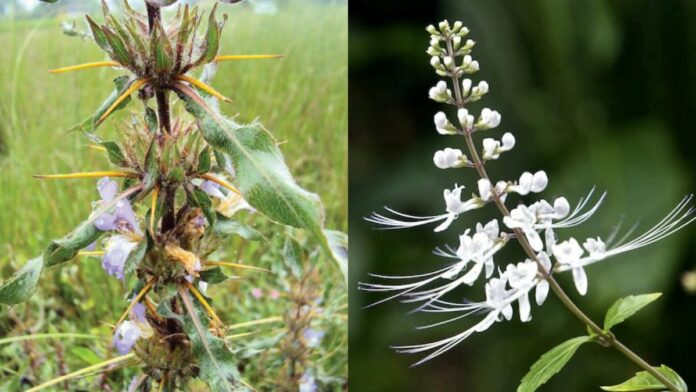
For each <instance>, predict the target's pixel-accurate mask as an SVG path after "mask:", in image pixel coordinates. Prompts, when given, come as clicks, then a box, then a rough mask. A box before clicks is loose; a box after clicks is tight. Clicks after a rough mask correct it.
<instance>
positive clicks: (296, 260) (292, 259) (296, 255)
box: [283, 236, 304, 278]
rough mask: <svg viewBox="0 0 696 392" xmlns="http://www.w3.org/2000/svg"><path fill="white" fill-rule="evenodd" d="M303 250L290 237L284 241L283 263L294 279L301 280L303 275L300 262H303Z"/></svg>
mask: <svg viewBox="0 0 696 392" xmlns="http://www.w3.org/2000/svg"><path fill="white" fill-rule="evenodd" d="M303 253H304V252H303V250H302V247H301V246H300V244H299V243H298V242H297V241H295V240H294V239H293V238H292V237H290V236H288V237H287V238H286V239H285V245H284V246H283V261H284V262H285V265H287V266H288V268H289V269H290V272H292V274H293V275H294V276H295V277H296V278H301V277H302V275H303V268H302V260H304V255H303Z"/></svg>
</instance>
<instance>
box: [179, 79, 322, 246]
mask: <svg viewBox="0 0 696 392" xmlns="http://www.w3.org/2000/svg"><path fill="white" fill-rule="evenodd" d="M191 94H195V93H194V92H192V91H191ZM179 97H180V98H181V99H182V100H183V101H184V102H185V104H186V109H187V110H188V111H189V112H190V113H191V114H193V116H194V117H196V119H197V120H198V126H199V129H200V131H201V134H202V135H203V138H204V139H205V141H206V142H207V143H208V144H209V145H210V146H211V147H213V148H214V149H215V150H218V151H220V152H222V153H224V154H225V155H226V156H227V157H228V158H230V159H231V162H232V166H233V167H234V170H235V173H236V178H235V179H236V181H235V185H237V186H238V188H239V190H240V191H241V192H242V195H243V196H244V200H246V201H247V202H248V203H249V204H250V205H251V206H252V207H254V208H255V209H256V210H257V211H259V212H260V213H262V214H263V215H265V216H266V217H268V218H269V219H271V220H273V221H276V222H279V223H282V224H285V225H289V226H293V227H298V228H303V229H306V230H308V231H309V232H310V233H311V234H312V235H313V236H314V237H315V238H316V239H317V241H318V242H319V244H320V245H321V246H322V248H323V249H324V250H325V251H326V253H327V254H329V255H331V256H333V252H332V250H331V247H330V246H329V243H328V239H327V238H326V235H325V234H324V232H323V227H322V226H323V222H324V211H323V208H322V205H321V202H320V200H319V197H318V196H317V195H316V194H314V193H310V192H308V191H306V190H305V189H303V188H302V187H300V186H299V185H298V184H297V183H296V182H295V180H294V179H293V177H292V175H291V174H290V170H289V169H288V167H287V165H286V164H285V161H284V159H283V155H282V153H281V152H280V150H279V149H278V147H277V145H276V142H275V140H274V139H273V137H272V136H271V135H270V133H269V132H268V131H267V130H266V129H264V128H263V126H261V124H258V123H252V124H249V125H243V126H242V125H239V124H237V123H235V122H234V121H232V120H230V119H228V118H225V117H224V116H222V115H221V114H220V113H218V112H217V111H216V110H214V109H213V107H215V105H208V104H206V103H205V102H204V101H203V100H202V99H201V98H200V97H197V96H193V97H192V96H190V95H189V94H187V93H181V92H180V94H179Z"/></svg>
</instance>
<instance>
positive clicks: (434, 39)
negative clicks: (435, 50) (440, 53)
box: [430, 37, 440, 46]
mask: <svg viewBox="0 0 696 392" xmlns="http://www.w3.org/2000/svg"><path fill="white" fill-rule="evenodd" d="M438 45H440V40H439V39H438V38H437V37H432V38H430V46H438Z"/></svg>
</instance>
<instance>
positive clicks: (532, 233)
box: [503, 204, 544, 252]
mask: <svg viewBox="0 0 696 392" xmlns="http://www.w3.org/2000/svg"><path fill="white" fill-rule="evenodd" d="M536 222H537V218H536V215H535V214H534V212H532V211H531V210H530V209H529V208H528V207H527V206H525V205H523V204H521V205H519V206H517V207H516V208H515V209H513V210H512V211H510V215H509V216H506V217H505V218H503V223H505V225H506V226H507V227H509V228H511V229H521V230H522V232H524V235H525V237H527V240H528V241H529V245H531V246H532V249H534V251H536V252H538V251H540V250H541V249H543V247H544V244H543V243H542V242H541V237H540V236H539V233H537V231H536V229H535V228H534V224H535V223H536Z"/></svg>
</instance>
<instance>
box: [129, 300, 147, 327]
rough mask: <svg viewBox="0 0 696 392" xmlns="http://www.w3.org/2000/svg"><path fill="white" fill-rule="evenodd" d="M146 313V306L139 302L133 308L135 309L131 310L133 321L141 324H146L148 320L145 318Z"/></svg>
mask: <svg viewBox="0 0 696 392" xmlns="http://www.w3.org/2000/svg"><path fill="white" fill-rule="evenodd" d="M145 311H146V308H145V305H143V304H142V303H140V302H138V303H137V304H135V305H134V306H133V309H131V314H130V318H131V320H134V321H136V322H140V323H146V322H147V318H146V317H145Z"/></svg>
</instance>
